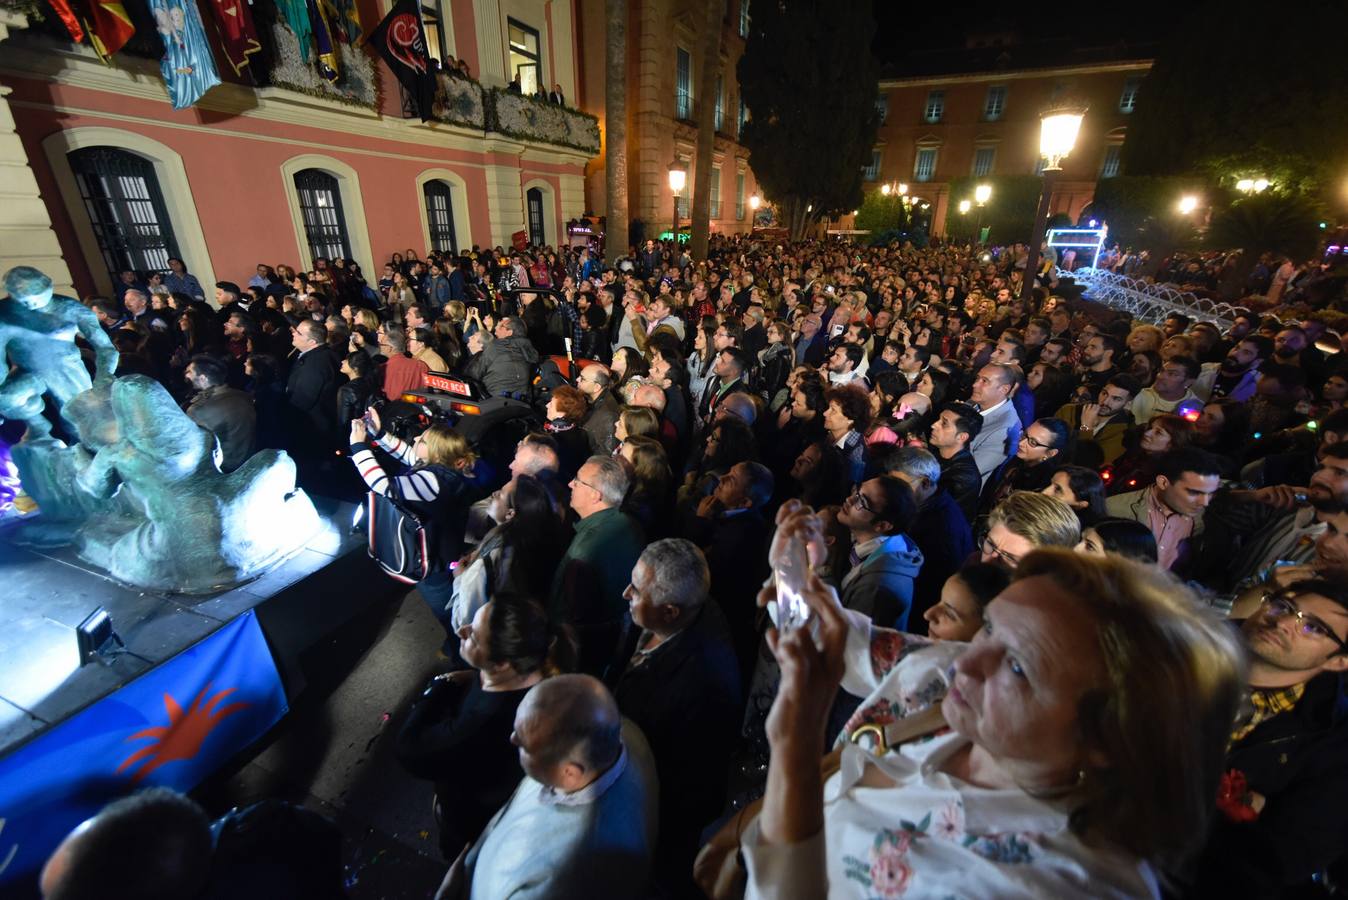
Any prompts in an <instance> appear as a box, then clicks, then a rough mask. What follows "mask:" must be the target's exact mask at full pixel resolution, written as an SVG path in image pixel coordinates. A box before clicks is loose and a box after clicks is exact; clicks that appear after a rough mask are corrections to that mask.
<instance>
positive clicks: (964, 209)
mask: <svg viewBox="0 0 1348 900" xmlns="http://www.w3.org/2000/svg"><path fill="white" fill-rule="evenodd" d="M972 208H973V204H972V203H971V202H969V201H968V200H961V201H960V215H962V216H967V215H968V214H969V210H970V209H972Z"/></svg>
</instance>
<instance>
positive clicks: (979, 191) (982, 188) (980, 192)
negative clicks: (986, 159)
mask: <svg viewBox="0 0 1348 900" xmlns="http://www.w3.org/2000/svg"><path fill="white" fill-rule="evenodd" d="M991 196H992V185H990V184H980V185H979V186H978V187H976V188H974V201H975V202H976V203H977V204H978V205H979V206H983V205H984V204H986V203H987V202H988V198H990V197H991Z"/></svg>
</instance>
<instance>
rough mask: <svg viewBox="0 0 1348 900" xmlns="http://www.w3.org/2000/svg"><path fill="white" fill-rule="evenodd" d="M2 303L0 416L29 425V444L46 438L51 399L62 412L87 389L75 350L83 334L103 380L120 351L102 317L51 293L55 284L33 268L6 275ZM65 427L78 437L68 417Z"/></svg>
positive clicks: (85, 374)
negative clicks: (77, 338)
mask: <svg viewBox="0 0 1348 900" xmlns="http://www.w3.org/2000/svg"><path fill="white" fill-rule="evenodd" d="M5 291H6V292H7V293H8V294H9V296H8V297H6V298H5V299H3V300H0V361H3V362H4V365H0V416H3V417H4V418H6V419H13V420H17V421H22V422H26V423H27V424H28V433H27V435H26V436H25V440H36V439H39V438H45V437H47V436H48V435H50V434H51V423H50V422H48V421H47V418H46V417H45V416H44V415H43V414H42V410H43V407H44V405H45V403H44V399H45V398H48V397H50V398H51V400H52V403H53V404H54V405H55V407H56V409H57V411H58V412H62V411H63V410H64V409H65V405H66V404H67V403H69V402H70V400H71V399H72V398H74V397H75V395H76V394H79V393H81V392H83V391H87V390H89V388H90V387H92V382H91V381H90V379H89V371H88V369H86V368H85V366H84V361H83V360H82V359H81V358H80V351H79V348H78V347H76V346H75V335H76V334H79V335H81V336H82V337H83V338H84V339H85V340H86V341H88V342H89V344H90V346H92V347H93V348H94V352H95V353H96V354H97V373H98V379H99V381H110V380H111V379H112V376H113V373H114V372H116V371H117V349H116V348H115V347H113V345H112V341H111V340H109V339H108V336H107V334H106V333H105V332H104V331H103V326H101V325H99V324H98V318H97V317H96V316H95V315H94V314H93V312H91V311H90V310H88V309H86V308H85V307H84V306H83V305H82V304H81V303H80V302H79V301H78V300H73V299H71V298H70V297H57V296H54V295H53V291H52V281H51V279H50V278H48V277H47V276H46V275H44V274H43V273H41V272H39V271H38V270H37V269H34V268H32V267H30V266H16V267H14V268H13V269H10V270H9V272H8V273H6V275H5ZM66 424H67V426H68V427H69V428H70V429H71V431H72V433H77V432H76V429H75V426H74V424H73V423H72V422H70V421H69V420H68V419H67V420H66Z"/></svg>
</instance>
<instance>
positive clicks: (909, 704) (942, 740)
mask: <svg viewBox="0 0 1348 900" xmlns="http://www.w3.org/2000/svg"><path fill="white" fill-rule="evenodd" d="M848 617H849V619H851V622H850V624H851V629H850V631H849V634H848V640H847V650H846V664H847V668H846V673H845V675H844V676H843V687H844V688H845V689H846V690H847V691H849V692H850V693H853V694H857V695H863V696H865V697H866V699H865V700H864V701H863V702H862V704H861V706H860V707H858V709H857V712H856V714H855V715H854V716H853V719H852V721H850V722H849V723H848V727H847V729H846V731H847V732H850V731H851V730H853V729H854V728H855V727H856V726H857V725H859V724H862V723H864V722H874V723H876V724H881V725H883V724H887V723H889V722H892V721H894V720H895V719H898V718H902V717H903V716H906V715H910V714H912V713H914V712H918V711H920V710H921V709H923V708H925V707H927V706H929V705H931V704H932V703H935V702H937V701H939V700H940V699H941V698H942V697H943V696H944V695H945V690H946V686H947V685H948V683H949V674H948V673H949V671H950V666H951V663H952V662H953V660H954V658H955V657H956V656H958V655H959V653H960V652H961V651H962V650H963V649H964V645H963V644H958V643H947V642H932V641H930V640H929V639H927V638H923V637H917V636H914V635H908V634H901V633H899V632H895V631H890V630H888V629H881V628H872V627H871V626H870V623H869V621H868V620H866V619H865V617H863V616H857V615H855V614H851V613H849V614H848ZM967 743H968V739H967V738H964V737H962V736H960V735H958V734H954V733H950V732H946V733H944V734H938V735H936V736H935V737H931V738H928V739H925V740H919V741H914V742H910V743H906V744H904V745H903V746H902V747H900V748H899V749H898V750H896V751H893V752H890V753H888V754H886V755H884V756H882V757H877V756H874V755H873V754H872V753H871V752H870V751H868V750H866V749H863V748H861V747H857V746H849V747H847V748H846V749H845V750H844V751H843V756H842V765H841V769H840V770H839V771H838V772H837V773H836V774H835V775H833V777H831V778H830V779H829V780H828V781H827V782H826V783H825V785H824V831H823V833H822V834H817V835H815V836H813V837H811V838H809V839H808V840H806V841H803V842H801V843H799V844H793V845H789V846H782V845H778V846H768V845H765V844H764V843H763V842H762V839H761V834H760V831H759V822H758V820H757V819H755V820H754V821H753V823H752V824H750V825H749V826H748V827H747V828H746V829H745V831H744V835H743V837H742V838H741V841H740V844H741V848H742V850H743V851H744V859H745V865H746V868H747V869H748V873H749V883H748V889H747V890H746V893H745V897H746V898H751V900H754V898H762V900H796V898H801V900H806V898H808V900H815V898H822V897H847V898H857V900H881V898H884V900H888V898H894V897H903V898H918V897H920V898H936V900H945V898H955V897H969V898H989V897H996V898H1005V897H1026V898H1029V897H1034V898H1039V897H1086V896H1089V897H1159V896H1160V889H1159V887H1158V885H1157V882H1156V879H1155V877H1154V874H1153V873H1152V871H1151V869H1150V867H1149V866H1148V865H1147V864H1146V863H1145V862H1142V861H1140V860H1138V859H1137V858H1135V857H1133V856H1131V855H1129V854H1127V853H1124V852H1122V851H1113V850H1109V849H1107V848H1099V847H1088V846H1086V845H1085V844H1083V843H1082V842H1081V841H1080V840H1079V839H1078V838H1077V837H1076V836H1075V835H1074V834H1073V833H1072V832H1071V831H1070V830H1069V829H1068V827H1067V820H1068V811H1067V810H1066V809H1065V808H1063V807H1062V806H1060V805H1055V804H1052V803H1049V802H1045V801H1042V800H1037V799H1035V798H1034V797H1031V796H1030V795H1028V794H1026V793H1025V792H1023V791H1020V790H1016V789H987V788H980V787H975V786H973V785H969V784H966V783H964V782H962V781H960V780H959V779H956V778H953V777H951V776H949V775H946V774H945V773H943V772H941V771H940V769H941V766H942V764H943V763H944V762H945V760H946V759H948V758H949V757H950V756H951V755H952V754H954V753H956V752H957V751H959V750H961V749H962V748H963V747H964V746H965V745H966V744H967ZM868 764H869V765H874V766H877V767H878V768H879V769H881V770H882V771H883V772H884V773H885V774H886V775H888V776H889V777H890V778H892V779H893V780H894V782H895V786H894V787H884V788H880V787H869V786H865V785H861V784H858V782H859V781H860V780H861V777H862V774H863V772H864V769H865V767H866V765H868Z"/></svg>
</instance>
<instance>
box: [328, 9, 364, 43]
mask: <svg viewBox="0 0 1348 900" xmlns="http://www.w3.org/2000/svg"><path fill="white" fill-rule="evenodd" d="M332 8H333V11H334V12H335V13H336V14H337V17H336V20H335V21H334V22H333V30H334V31H335V32H336V35H337V40H339V41H341V42H342V43H343V44H350V45H351V46H353V47H354V46H355V45H356V44H358V43H360V38H361V35H362V34H364V33H365V30H364V29H363V28H361V25H360V13H359V12H358V11H357V10H356V0H332Z"/></svg>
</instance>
